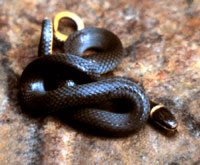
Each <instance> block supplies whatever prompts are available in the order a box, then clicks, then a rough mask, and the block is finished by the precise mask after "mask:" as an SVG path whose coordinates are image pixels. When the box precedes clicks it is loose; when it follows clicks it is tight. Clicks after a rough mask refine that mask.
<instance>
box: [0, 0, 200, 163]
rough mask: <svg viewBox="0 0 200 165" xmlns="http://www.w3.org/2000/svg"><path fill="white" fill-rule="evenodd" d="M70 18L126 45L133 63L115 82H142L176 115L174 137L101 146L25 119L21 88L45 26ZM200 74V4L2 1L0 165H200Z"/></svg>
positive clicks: (143, 136) (125, 63) (154, 134)
mask: <svg viewBox="0 0 200 165" xmlns="http://www.w3.org/2000/svg"><path fill="white" fill-rule="evenodd" d="M63 10H70V11H72V12H75V13H77V14H78V15H80V16H81V18H82V19H83V20H84V22H85V25H86V27H94V26H95V27H104V28H107V29H109V30H112V31H113V32H114V33H116V34H117V35H118V36H119V37H120V39H121V40H122V42H123V45H124V47H125V53H126V58H124V59H123V60H122V61H121V63H120V65H119V66H118V67H117V68H116V69H115V72H114V75H116V76H123V77H129V78H133V79H135V80H136V81H137V82H139V83H140V84H141V85H142V86H143V87H144V89H145V90H146V93H147V95H148V96H149V97H150V99H152V100H155V101H158V102H161V103H163V104H164V105H166V106H167V107H168V108H170V109H171V110H172V112H173V114H174V115H175V116H176V117H177V120H178V123H179V127H178V133H177V134H176V135H175V136H167V135H166V134H164V133H162V132H160V131H158V130H157V129H155V128H154V127H152V126H151V125H150V124H147V125H146V126H145V127H144V128H143V129H142V130H141V131H140V132H138V133H137V134H135V135H132V136H130V137H128V138H122V139H107V138H99V137H94V136H89V135H85V134H83V133H80V132H78V131H76V130H73V129H72V128H70V127H69V126H67V125H65V124H63V123H61V122H60V121H59V120H56V119H54V118H53V117H45V118H41V119H33V118H31V117H30V116H27V115H25V114H23V113H22V112H21V109H20V106H19V103H18V100H17V95H16V94H17V82H18V79H19V76H20V74H21V73H22V71H23V69H24V68H25V66H26V65H27V64H28V63H29V62H30V61H32V60H33V59H35V58H36V57H37V47H38V43H39V38H40V30H41V21H42V19H43V18H44V17H45V16H48V17H50V18H53V16H54V15H55V14H56V13H58V12H60V11H63ZM199 71H200V1H199V0H176V1H172V0H140V1H139V0H121V1H115V0H109V1H100V0H74V1H70V0H44V1H42V0H35V1H31V0H24V1H19V0H0V165H28V164H33V165H37V164H38V165H40V164H42V165H57V164H59V165H65V164H75V165H79V164H81V165H86V164H87V165H90V164H91V165H93V164H102V165H104V164H106V165H113V164H116V165H124V164H126V165H133V164H134V165H144V164H147V165H155V164H159V165H160V164H161V165H162V164H169V165H178V164H180V165H185V164H188V165H198V164H200V101H199V97H200V72H199Z"/></svg>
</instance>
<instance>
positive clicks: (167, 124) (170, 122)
mask: <svg viewBox="0 0 200 165" xmlns="http://www.w3.org/2000/svg"><path fill="white" fill-rule="evenodd" d="M150 118H151V119H152V120H153V122H154V123H156V124H157V125H159V126H160V127H162V128H164V129H165V130H168V131H175V130H176V128H177V126H178V124H177V121H176V119H175V117H174V115H173V114H172V113H171V112H170V111H169V110H168V109H167V108H166V107H165V106H164V105H155V106H154V107H153V108H152V109H151V112H150Z"/></svg>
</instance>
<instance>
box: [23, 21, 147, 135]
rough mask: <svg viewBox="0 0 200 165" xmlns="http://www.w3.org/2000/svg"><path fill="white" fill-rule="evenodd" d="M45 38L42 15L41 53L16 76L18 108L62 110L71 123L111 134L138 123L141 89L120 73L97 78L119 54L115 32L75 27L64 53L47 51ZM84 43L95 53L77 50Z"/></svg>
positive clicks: (143, 117)
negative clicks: (20, 102)
mask: <svg viewBox="0 0 200 165" xmlns="http://www.w3.org/2000/svg"><path fill="white" fill-rule="evenodd" d="M59 18H60V17H59ZM57 22H58V21H57ZM51 41H52V26H51V22H50V20H49V19H45V20H44V22H43V27H42V35H41V41H40V45H39V56H41V57H39V58H37V59H36V60H34V61H33V62H31V63H30V64H29V65H28V66H27V67H26V68H25V70H24V71H23V73H22V76H21V81H20V94H21V100H22V105H23V107H24V108H26V109H28V110H29V111H33V112H35V113H37V112H45V113H52V112H62V111H64V112H65V113H64V114H65V118H66V119H68V120H71V121H73V123H76V124H78V125H81V126H83V127H86V128H88V129H90V130H93V131H97V132H100V133H102V134H105V135H111V136H125V135H129V134H131V133H134V132H136V131H138V130H139V129H141V128H142V127H143V126H144V124H145V123H146V121H147V119H148V118H149V113H150V102H149V99H148V98H147V96H146V95H145V93H144V91H143V90H142V89H141V88H140V87H139V86H138V85H137V84H136V83H134V82H132V81H130V80H128V79H125V78H108V79H103V78H101V75H102V74H104V73H107V72H109V71H111V70H112V69H114V68H115V67H116V66H117V65H118V63H119V61H120V60H121V58H122V53H123V47H122V43H121V41H120V39H119V38H118V37H117V36H116V35H115V34H113V33H112V32H110V31H108V30H106V29H102V28H85V29H82V30H78V31H76V32H75V33H73V34H71V35H70V36H69V38H68V39H67V41H66V42H65V46H64V53H62V54H52V55H49V54H51V51H50V50H51V49H50V48H49V46H50V45H52V44H51ZM89 49H93V50H95V51H96V53H94V54H91V55H88V56H83V54H84V52H85V51H87V50H89Z"/></svg>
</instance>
